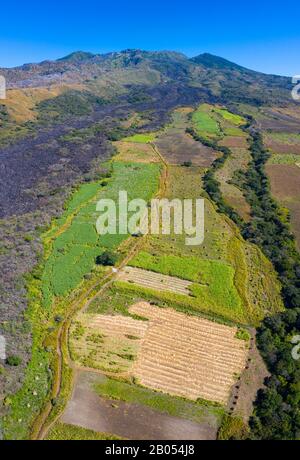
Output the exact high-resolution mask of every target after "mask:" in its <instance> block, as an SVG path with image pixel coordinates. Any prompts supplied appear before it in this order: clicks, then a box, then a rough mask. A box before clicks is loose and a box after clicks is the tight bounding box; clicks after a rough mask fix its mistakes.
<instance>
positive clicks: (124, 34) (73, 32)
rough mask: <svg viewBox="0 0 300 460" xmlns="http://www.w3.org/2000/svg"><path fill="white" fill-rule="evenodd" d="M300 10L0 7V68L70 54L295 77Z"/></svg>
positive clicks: (135, 3) (114, 3)
mask: <svg viewBox="0 0 300 460" xmlns="http://www.w3.org/2000/svg"><path fill="white" fill-rule="evenodd" d="M299 13H300V4H299V2H296V1H295V2H280V3H279V2H278V1H277V2H276V1H269V0H268V1H264V0H261V1H258V0H252V1H243V0H239V1H225V0H223V1H219V0H206V1H204V2H202V1H200V0H182V1H177V0H173V1H170V0H150V1H143V0H123V1H120V0H111V1H110V0H105V1H102V0H98V1H95V0H86V1H83V2H76V1H69V0H64V1H63V0H60V1H57V0H52V1H48V0H45V1H42V0H40V1H30V0H29V1H22V2H21V1H19V2H5V4H4V3H3V2H2V4H1V7H0V14H1V28H0V67H11V66H15V65H20V64H23V63H25V62H38V61H41V60H44V59H56V58H58V57H61V56H64V55H66V54H68V53H70V52H72V51H75V50H84V51H92V52H95V53H97V52H100V53H101V52H108V51H117V50H122V49H125V48H142V49H145V50H160V49H172V50H177V51H182V52H183V53H185V54H187V55H188V56H194V55H197V54H200V53H203V52H209V53H212V54H217V55H219V56H222V57H225V58H227V59H230V60H233V61H235V62H237V63H238V64H241V65H244V66H246V67H249V68H252V69H254V70H260V71H263V72H267V73H277V74H281V75H295V74H300V59H299V56H300V26H299V17H300V14H299Z"/></svg>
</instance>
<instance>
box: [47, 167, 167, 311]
mask: <svg viewBox="0 0 300 460" xmlns="http://www.w3.org/2000/svg"><path fill="white" fill-rule="evenodd" d="M159 176H160V167H159V165H158V164H145V163H131V162H121V161H115V162H113V164H112V177H111V178H110V179H108V180H104V181H102V182H99V183H97V184H93V185H90V186H85V185H83V186H82V188H80V189H79V191H78V192H77V193H76V194H75V196H73V198H72V200H71V202H70V207H69V208H68V209H67V210H66V213H65V215H64V216H63V218H62V219H61V220H60V222H58V223H57V227H56V229H55V231H54V230H53V229H51V233H50V234H49V236H48V235H47V234H46V235H45V237H46V241H47V244H48V245H50V247H51V252H50V254H49V257H48V259H47V262H46V266H45V270H44V274H43V294H44V302H45V306H46V307H48V308H49V306H50V305H51V301H52V299H53V297H54V296H64V295H66V294H67V293H69V292H70V291H71V290H72V289H74V288H75V287H76V286H77V285H78V284H79V283H80V282H81V280H82V278H83V276H84V275H86V274H88V273H89V272H90V271H91V270H92V269H93V267H94V265H95V258H96V256H97V255H99V254H101V253H102V252H103V251H104V250H105V249H110V250H114V249H117V247H118V246H119V245H120V244H121V243H122V241H124V240H125V239H126V238H127V237H128V235H120V234H116V235H111V234H107V235H103V236H99V235H98V234H97V231H96V221H97V212H96V203H97V201H98V200H99V198H111V199H115V200H116V202H117V200H118V193H119V190H127V192H128V198H129V199H132V198H135V197H139V198H143V199H145V200H149V199H150V198H151V197H152V196H153V195H154V194H155V192H156V191H157V189H158V184H159ZM62 222H64V223H63V224H62V225H61V223H62ZM47 238H48V240H47ZM66 273H69V276H65V274H66Z"/></svg>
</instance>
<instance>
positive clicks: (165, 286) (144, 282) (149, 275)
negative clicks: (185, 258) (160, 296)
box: [118, 267, 192, 295]
mask: <svg viewBox="0 0 300 460" xmlns="http://www.w3.org/2000/svg"><path fill="white" fill-rule="evenodd" d="M118 279H119V280H121V281H127V282H129V283H134V284H138V285H140V286H144V287H146V288H150V289H155V290H157V291H171V292H174V293H176V294H184V295H189V294H190V291H189V289H188V288H189V286H191V285H192V283H191V282H190V281H186V280H183V279H180V278H176V277H175V276H168V275H162V274H161V273H155V272H152V271H148V270H143V269H141V268H135V267H125V268H124V269H123V270H121V272H120V273H119V275H118Z"/></svg>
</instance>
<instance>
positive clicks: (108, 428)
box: [61, 371, 217, 440]
mask: <svg viewBox="0 0 300 460" xmlns="http://www.w3.org/2000/svg"><path fill="white" fill-rule="evenodd" d="M103 378H105V377H104V376H102V375H99V374H93V373H91V372H83V371H80V372H79V373H78V376H77V379H76V382H75V387H74V391H73V395H72V398H71V400H70V401H69V402H68V404H67V408H66V410H65V412H64V414H63V416H62V418H61V421H62V422H64V423H69V424H72V425H77V426H81V427H84V428H88V429H91V430H94V431H96V432H105V433H113V434H116V435H118V436H120V437H122V438H126V439H134V440H140V439H148V440H152V439H153V440H164V439H166V440H171V439H175V440H192V439H199V440H210V439H216V433H217V423H216V421H214V420H208V421H207V422H203V423H201V424H198V423H195V422H191V421H189V420H185V419H182V418H179V417H172V416H170V415H167V414H163V413H160V412H158V411H156V410H153V409H150V408H148V407H145V406H142V405H140V404H132V403H125V402H122V401H114V400H107V399H105V398H101V397H99V396H98V395H97V394H96V392H95V390H94V389H93V386H94V385H95V384H97V383H100V382H101V381H102V380H103Z"/></svg>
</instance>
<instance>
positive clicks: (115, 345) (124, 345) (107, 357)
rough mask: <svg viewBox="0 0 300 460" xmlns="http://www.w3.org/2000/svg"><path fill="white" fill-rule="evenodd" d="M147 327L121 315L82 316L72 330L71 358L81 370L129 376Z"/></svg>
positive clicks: (145, 324)
mask: <svg viewBox="0 0 300 460" xmlns="http://www.w3.org/2000/svg"><path fill="white" fill-rule="evenodd" d="M147 327H148V325H147V323H146V322H145V321H137V320H135V319H133V318H131V317H126V316H121V315H116V316H110V315H90V314H88V315H85V314H82V315H79V316H78V317H77V320H76V321H75V322H73V324H72V327H71V330H70V350H71V355H72V358H73V359H74V361H75V362H76V363H77V364H78V365H79V366H84V367H91V368H95V369H100V370H103V371H106V372H116V373H122V372H128V371H129V370H130V368H131V366H132V362H133V359H134V358H135V357H136V356H137V352H138V349H139V346H140V342H141V339H142V338H143V337H144V335H145V331H146V329H147Z"/></svg>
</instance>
